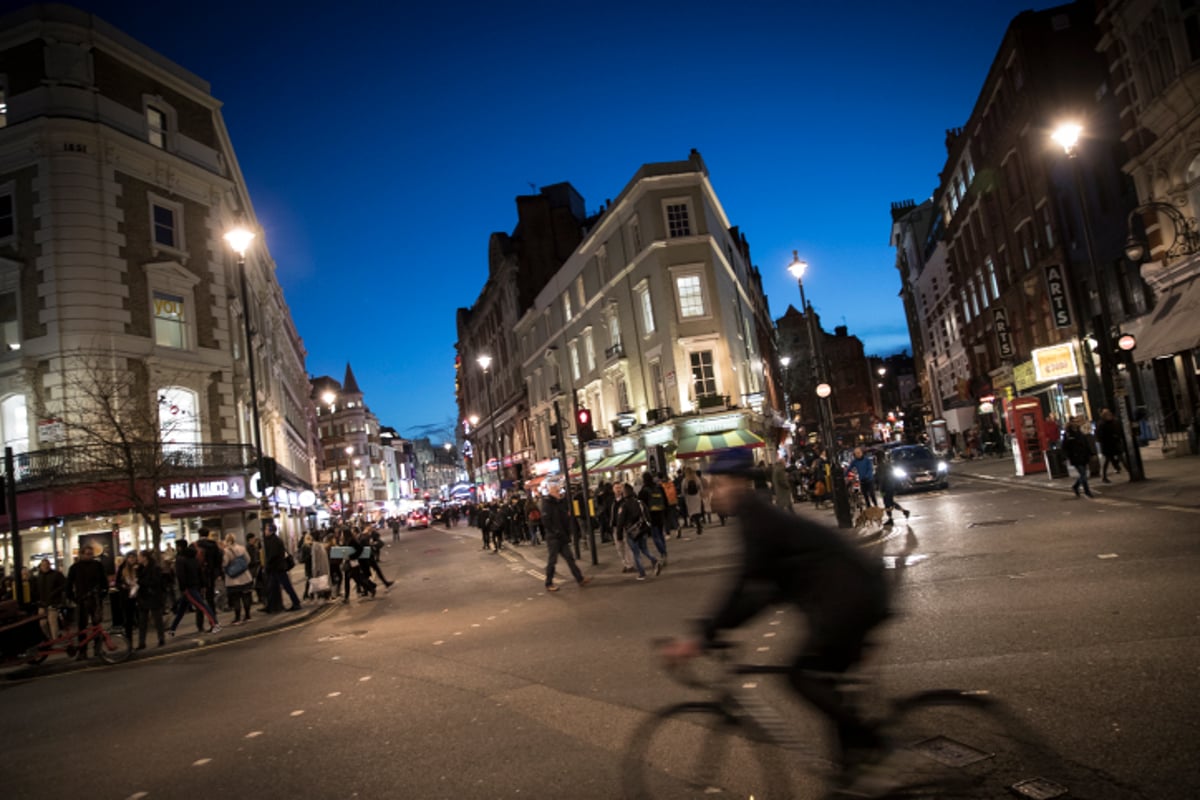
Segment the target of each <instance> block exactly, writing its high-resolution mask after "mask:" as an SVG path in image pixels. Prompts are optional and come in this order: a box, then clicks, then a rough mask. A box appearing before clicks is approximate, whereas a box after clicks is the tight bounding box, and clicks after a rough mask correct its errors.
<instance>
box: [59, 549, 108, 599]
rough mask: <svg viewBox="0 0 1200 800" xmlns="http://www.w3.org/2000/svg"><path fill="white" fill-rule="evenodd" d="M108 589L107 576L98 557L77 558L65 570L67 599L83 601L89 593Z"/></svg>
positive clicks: (93, 593)
mask: <svg viewBox="0 0 1200 800" xmlns="http://www.w3.org/2000/svg"><path fill="white" fill-rule="evenodd" d="M107 591H108V576H107V575H105V574H104V565H103V564H101V563H100V560H99V559H95V558H93V559H83V558H81V559H79V560H78V561H76V562H75V563H74V564H72V565H71V568H70V569H69V570H67V599H68V600H71V601H72V602H76V603H79V602H83V600H84V598H86V597H89V596H91V595H97V594H103V593H105V592H107Z"/></svg>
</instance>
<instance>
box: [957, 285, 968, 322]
mask: <svg viewBox="0 0 1200 800" xmlns="http://www.w3.org/2000/svg"><path fill="white" fill-rule="evenodd" d="M959 296H960V299H961V300H962V310H963V321H964V322H970V321H971V304H970V303H969V302H967V290H966V289H961V290H960V291H959Z"/></svg>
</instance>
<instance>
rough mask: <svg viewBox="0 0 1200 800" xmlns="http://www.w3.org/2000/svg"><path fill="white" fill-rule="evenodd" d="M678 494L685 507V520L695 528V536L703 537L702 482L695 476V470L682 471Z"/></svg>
mask: <svg viewBox="0 0 1200 800" xmlns="http://www.w3.org/2000/svg"><path fill="white" fill-rule="evenodd" d="M680 488H681V491H680V493H681V494H682V495H683V502H684V503H685V505H686V508H685V510H686V513H687V518H688V519H689V520H691V523H692V524H693V525H695V526H696V535H697V536H703V535H704V482H703V481H701V480H700V476H699V475H697V474H696V470H695V469H693V468H692V467H687V468H686V469H684V471H683V480H682V481H681V482H680Z"/></svg>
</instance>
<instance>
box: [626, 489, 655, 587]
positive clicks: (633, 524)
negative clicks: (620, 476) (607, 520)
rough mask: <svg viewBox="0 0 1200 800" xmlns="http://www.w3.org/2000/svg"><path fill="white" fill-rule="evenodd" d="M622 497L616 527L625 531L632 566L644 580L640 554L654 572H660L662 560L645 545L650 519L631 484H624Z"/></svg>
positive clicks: (640, 578) (640, 579)
mask: <svg viewBox="0 0 1200 800" xmlns="http://www.w3.org/2000/svg"><path fill="white" fill-rule="evenodd" d="M624 495H625V496H624V497H623V498H622V499H621V502H620V503H618V504H617V528H618V529H619V530H621V531H624V533H625V543H626V545H627V546H628V547H629V552H630V554H632V555H633V566H634V569H636V570H637V574H638V577H637V579H638V580H639V581H644V580H646V570H645V569H643V567H642V559H641V556H645V557H646V558H647V559H649V560H650V566H652V567H653V568H654V574H655V575H658V574H659V573H660V572H662V562H661V561H659V560H658V559H656V558H655V557H654V556H652V555H650V550H649V548H647V547H646V537H647V536H649V535H650V519H649V517H648V515H647V514H646V509H645V507H644V506H643V505H642V501H641V500H639V499H638V497H637V494H636V493H635V492H634V491H633V485H632V484H628V483H627V484H625V486H624Z"/></svg>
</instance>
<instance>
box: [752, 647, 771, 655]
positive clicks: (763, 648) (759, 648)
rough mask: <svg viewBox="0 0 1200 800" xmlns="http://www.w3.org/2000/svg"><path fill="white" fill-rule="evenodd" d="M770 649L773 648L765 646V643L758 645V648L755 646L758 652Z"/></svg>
mask: <svg viewBox="0 0 1200 800" xmlns="http://www.w3.org/2000/svg"><path fill="white" fill-rule="evenodd" d="M770 649H771V648H770V647H769V646H765V645H764V646H763V647H756V648H754V650H755V652H758V653H765V652H767V651H768V650H770Z"/></svg>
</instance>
